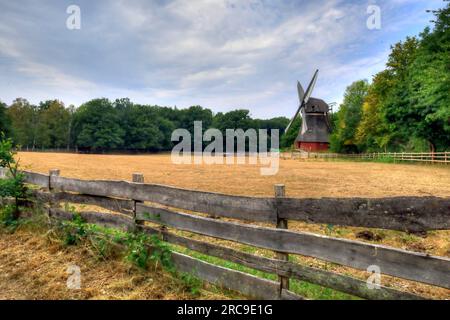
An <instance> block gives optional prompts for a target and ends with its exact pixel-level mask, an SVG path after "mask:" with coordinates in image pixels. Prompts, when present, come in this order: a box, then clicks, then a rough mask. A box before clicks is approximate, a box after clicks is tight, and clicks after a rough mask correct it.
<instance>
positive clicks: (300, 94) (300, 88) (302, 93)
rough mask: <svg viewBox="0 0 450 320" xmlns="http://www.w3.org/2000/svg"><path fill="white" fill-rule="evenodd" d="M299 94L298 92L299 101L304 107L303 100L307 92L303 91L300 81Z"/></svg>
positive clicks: (298, 84) (298, 83)
mask: <svg viewBox="0 0 450 320" xmlns="http://www.w3.org/2000/svg"><path fill="white" fill-rule="evenodd" d="M297 92H298V101H300V105H302V103H303V99H304V98H305V90H303V87H302V85H301V84H300V82H299V81H297Z"/></svg>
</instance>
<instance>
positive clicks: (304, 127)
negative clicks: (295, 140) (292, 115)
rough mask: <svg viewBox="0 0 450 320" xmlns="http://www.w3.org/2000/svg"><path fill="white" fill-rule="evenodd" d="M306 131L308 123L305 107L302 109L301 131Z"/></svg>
mask: <svg viewBox="0 0 450 320" xmlns="http://www.w3.org/2000/svg"><path fill="white" fill-rule="evenodd" d="M306 131H308V124H307V123H306V113H305V108H303V109H302V128H301V133H302V134H305V132H306Z"/></svg>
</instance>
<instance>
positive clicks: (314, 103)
mask: <svg viewBox="0 0 450 320" xmlns="http://www.w3.org/2000/svg"><path fill="white" fill-rule="evenodd" d="M318 73H319V70H316V72H315V73H314V76H313V78H312V80H311V82H310V83H309V85H308V88H307V89H306V92H305V91H304V90H303V87H302V85H301V84H300V82H298V81H297V91H298V98H299V100H300V105H299V107H298V109H297V112H296V113H295V115H294V117H293V118H292V120H291V121H290V122H289V124H288V126H287V127H286V130H285V132H287V131H288V130H289V128H290V127H291V125H292V123H293V122H294V120H295V119H296V118H297V116H298V115H299V113H301V116H302V127H301V128H300V131H299V133H298V136H297V138H296V139H295V147H296V148H298V149H301V150H304V151H308V152H311V151H312V152H316V151H326V150H328V146H329V144H330V141H329V135H330V132H331V125H330V118H329V111H330V107H329V106H328V104H327V103H326V102H325V101H323V100H322V99H318V98H313V97H311V92H312V90H313V88H314V85H315V84H316V80H317V75H318Z"/></svg>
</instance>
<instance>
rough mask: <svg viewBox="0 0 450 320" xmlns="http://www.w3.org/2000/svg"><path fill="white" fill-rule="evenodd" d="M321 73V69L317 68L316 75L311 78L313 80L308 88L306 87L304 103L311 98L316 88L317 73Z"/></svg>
mask: <svg viewBox="0 0 450 320" xmlns="http://www.w3.org/2000/svg"><path fill="white" fill-rule="evenodd" d="M318 74H319V69H317V70H316V72H314V75H313V77H312V79H311V82H310V83H309V86H308V88H307V89H306V93H305V98H304V102H303V103H305V104H306V103H307V102H308V100H309V97H311V93H312V91H313V89H314V86H315V84H316V81H317V75H318Z"/></svg>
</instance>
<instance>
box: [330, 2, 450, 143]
mask: <svg viewBox="0 0 450 320" xmlns="http://www.w3.org/2000/svg"><path fill="white" fill-rule="evenodd" d="M434 15H435V19H434V21H433V24H434V27H433V29H430V28H429V27H427V28H425V30H424V31H423V32H422V33H421V34H420V35H419V36H418V37H407V38H406V39H405V40H404V41H401V42H398V43H396V44H395V45H393V46H392V47H391V52H390V55H389V58H388V61H387V64H386V68H385V70H383V71H381V72H379V73H377V74H376V75H375V76H374V77H373V80H372V82H371V83H370V84H369V83H368V82H367V81H366V80H360V81H356V82H354V83H352V84H351V85H350V86H349V87H347V90H346V92H345V95H344V100H343V103H342V104H341V106H340V109H339V111H338V112H337V113H336V114H335V115H334V131H333V134H332V135H331V137H330V140H331V141H330V142H331V144H330V148H331V150H332V151H335V152H377V151H417V152H421V151H431V152H434V151H448V150H450V23H449V21H450V3H447V5H446V7H445V8H442V9H440V10H437V11H435V12H434Z"/></svg>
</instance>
